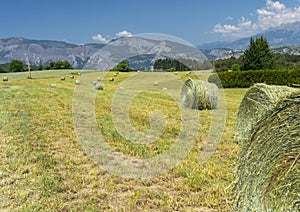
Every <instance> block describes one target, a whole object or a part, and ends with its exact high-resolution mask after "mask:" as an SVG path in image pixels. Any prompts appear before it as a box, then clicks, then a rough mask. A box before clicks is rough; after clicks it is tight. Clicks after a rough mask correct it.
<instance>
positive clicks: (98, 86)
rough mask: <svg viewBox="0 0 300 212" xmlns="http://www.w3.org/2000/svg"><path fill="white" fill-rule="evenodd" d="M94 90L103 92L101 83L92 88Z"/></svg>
mask: <svg viewBox="0 0 300 212" xmlns="http://www.w3.org/2000/svg"><path fill="white" fill-rule="evenodd" d="M94 89H95V90H104V85H103V84H102V83H97V84H96V85H95V87H94Z"/></svg>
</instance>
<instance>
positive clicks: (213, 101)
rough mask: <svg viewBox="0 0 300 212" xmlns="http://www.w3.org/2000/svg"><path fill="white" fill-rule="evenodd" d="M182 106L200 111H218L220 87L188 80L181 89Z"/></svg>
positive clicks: (200, 81)
mask: <svg viewBox="0 0 300 212" xmlns="http://www.w3.org/2000/svg"><path fill="white" fill-rule="evenodd" d="M180 99H181V104H182V105H183V106H184V107H186V108H191V109H198V110H211V109H216V108H217V104H218V87H217V86H216V85H215V84H213V83H209V82H206V81H202V80H193V79H188V80H186V81H185V83H184V85H183V86H182V89H181V96H180Z"/></svg>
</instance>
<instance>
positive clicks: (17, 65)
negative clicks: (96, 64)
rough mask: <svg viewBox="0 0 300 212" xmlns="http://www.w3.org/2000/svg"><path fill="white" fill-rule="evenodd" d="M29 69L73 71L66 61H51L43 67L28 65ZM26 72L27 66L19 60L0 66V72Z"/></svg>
mask: <svg viewBox="0 0 300 212" xmlns="http://www.w3.org/2000/svg"><path fill="white" fill-rule="evenodd" d="M30 69H31V70H32V71H34V70H40V71H41V70H58V69H73V66H72V65H71V64H70V63H69V62H68V61H66V60H65V61H60V60H59V61H56V62H54V61H51V62H49V63H48V64H46V65H45V66H43V65H41V64H40V65H38V66H35V65H30ZM23 71H28V66H27V65H26V64H24V63H23V62H22V61H21V60H12V61H11V62H10V63H9V64H2V65H1V66H0V72H2V73H4V72H23Z"/></svg>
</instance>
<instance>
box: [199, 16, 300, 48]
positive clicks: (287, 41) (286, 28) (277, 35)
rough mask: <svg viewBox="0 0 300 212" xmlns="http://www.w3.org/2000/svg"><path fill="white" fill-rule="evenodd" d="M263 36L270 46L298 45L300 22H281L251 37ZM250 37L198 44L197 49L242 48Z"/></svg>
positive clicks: (246, 45) (299, 41)
mask: <svg viewBox="0 0 300 212" xmlns="http://www.w3.org/2000/svg"><path fill="white" fill-rule="evenodd" d="M260 36H264V37H265V38H266V39H267V40H268V43H269V45H270V46H274V47H277V46H300V22H294V23H289V24H282V25H281V26H279V27H276V28H271V29H269V30H266V31H264V32H262V33H258V34H255V35H253V36H252V37H260ZM249 40H250V37H246V38H241V39H238V40H235V41H233V42H221V41H217V42H212V43H206V44H201V45H198V46H197V47H198V48H199V49H204V50H211V49H216V48H223V49H231V50H244V49H246V48H247V47H248V45H249Z"/></svg>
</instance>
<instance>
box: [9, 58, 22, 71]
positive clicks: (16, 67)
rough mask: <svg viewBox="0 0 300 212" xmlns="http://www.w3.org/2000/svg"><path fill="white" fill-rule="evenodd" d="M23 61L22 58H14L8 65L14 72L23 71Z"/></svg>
mask: <svg viewBox="0 0 300 212" xmlns="http://www.w3.org/2000/svg"><path fill="white" fill-rule="evenodd" d="M23 66H24V65H23V63H22V61H20V60H12V61H11V62H10V64H9V66H8V68H9V70H10V71H12V72H21V71H23Z"/></svg>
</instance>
